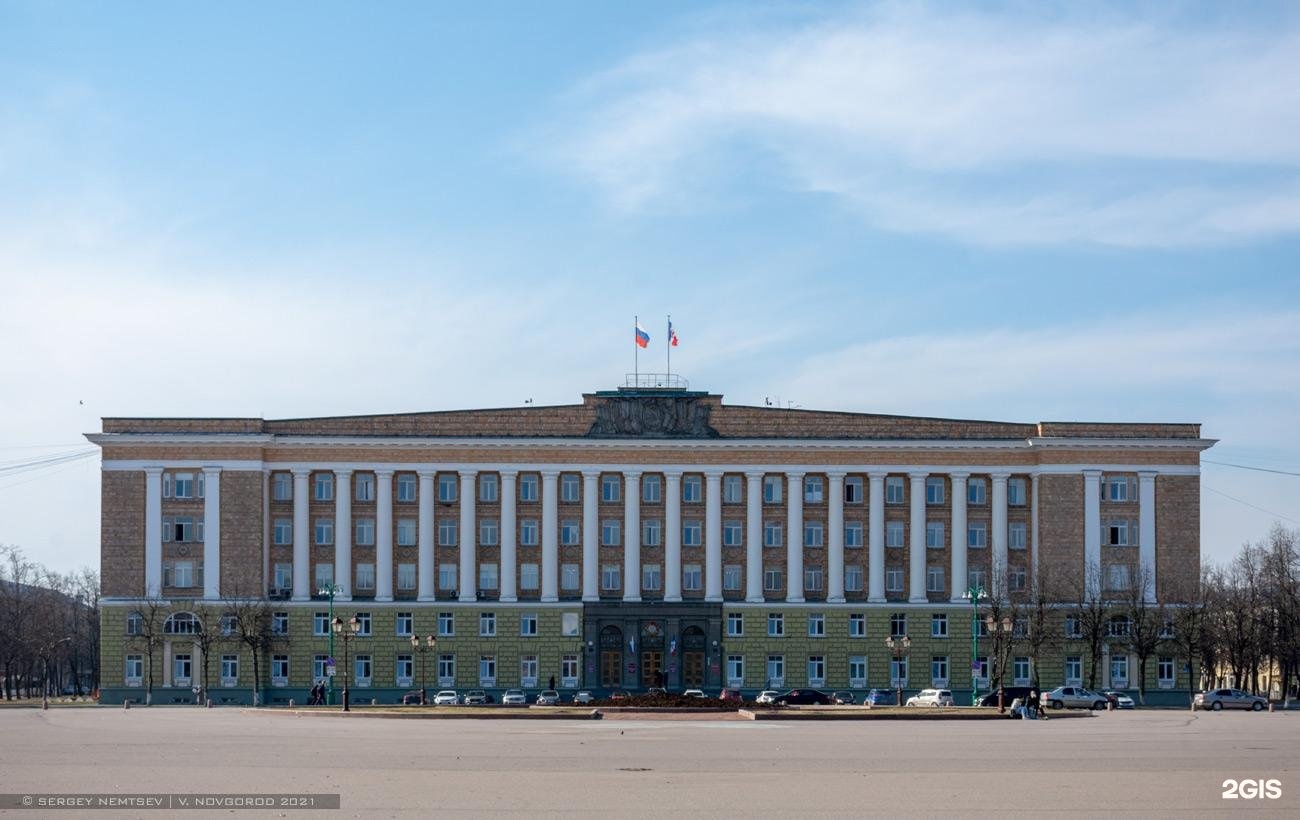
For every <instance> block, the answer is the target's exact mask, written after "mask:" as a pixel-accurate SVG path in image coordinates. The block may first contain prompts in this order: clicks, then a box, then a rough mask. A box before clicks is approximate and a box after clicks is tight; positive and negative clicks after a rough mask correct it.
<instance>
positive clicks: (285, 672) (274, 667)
mask: <svg viewBox="0 0 1300 820" xmlns="http://www.w3.org/2000/svg"><path fill="white" fill-rule="evenodd" d="M180 657H182V656H179V655H178V656H177V659H178V660H179V659H180ZM183 657H185V658H189V655H185V656H183ZM186 677H188V675H187V676H186ZM271 685H272V686H288V685H289V656H288V655H272V656H271Z"/></svg>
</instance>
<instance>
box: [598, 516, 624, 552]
mask: <svg viewBox="0 0 1300 820" xmlns="http://www.w3.org/2000/svg"><path fill="white" fill-rule="evenodd" d="M622 526H623V525H622V522H620V521H602V522H601V523H600V543H601V544H602V545H604V546H606V547H617V546H618V545H619V544H620V543H621V542H622Z"/></svg>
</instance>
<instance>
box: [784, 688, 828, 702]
mask: <svg viewBox="0 0 1300 820" xmlns="http://www.w3.org/2000/svg"><path fill="white" fill-rule="evenodd" d="M772 702H773V703H775V704H777V705H778V706H814V705H815V706H829V705H830V703H831V696H830V695H828V694H826V693H825V692H819V691H817V690H816V689H791V690H790V691H789V692H786V693H785V694H784V695H777V696H776V697H775V698H774V699H773V700H772Z"/></svg>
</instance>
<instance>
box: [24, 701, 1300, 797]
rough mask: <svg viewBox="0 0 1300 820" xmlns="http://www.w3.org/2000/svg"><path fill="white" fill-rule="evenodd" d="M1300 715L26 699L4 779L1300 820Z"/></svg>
mask: <svg viewBox="0 0 1300 820" xmlns="http://www.w3.org/2000/svg"><path fill="white" fill-rule="evenodd" d="M1298 720H1300V715H1297V714H1235V713H1222V714H1196V715H1193V714H1190V713H1187V712H1171V711H1158V712H1142V711H1136V712H1132V713H1114V714H1101V715H1097V716H1095V717H1092V718H1085V719H1072V720H1048V721H1038V722H1032V721H1010V720H1007V721H976V722H955V721H952V722H949V721H933V722H932V721H925V722H914V721H906V722H904V721H868V722H853V723H840V722H836V723H824V722H819V723H798V724H795V723H782V722H761V723H753V722H748V721H720V720H702V721H671V722H670V721H663V722H657V721H648V720H604V721H579V722H569V721H521V720H404V719H368V718H361V717H351V718H332V717H308V716H304V717H299V716H294V715H292V714H288V713H283V712H279V713H260V714H253V713H246V712H242V711H238V710H234V709H215V710H204V709H185V708H154V709H141V708H137V709H131V710H120V709H65V710H57V709H56V710H50V711H48V712H41V711H37V710H14V709H10V710H2V711H0V735H2V736H3V737H4V738H5V739H6V742H5V743H4V744H3V745H0V773H2V774H3V778H2V780H3V789H0V791H4V792H7V793H14V792H23V791H34V792H74V791H81V792H120V793H126V792H178V791H188V792H275V793H283V792H328V793H335V792H337V793H340V794H341V795H342V809H341V810H340V811H330V812H321V813H319V814H321V815H322V816H328V817H365V818H372V817H428V816H474V815H478V816H483V815H495V816H509V815H516V814H519V815H523V814H526V815H528V816H530V817H569V816H573V815H581V816H590V817H605V816H611V815H616V816H635V817H660V818H662V817H721V816H729V817H837V816H838V817H861V816H867V815H871V816H900V815H931V816H934V815H943V816H948V817H957V816H962V817H968V816H1008V815H1014V816H1022V817H1030V816H1034V817H1038V816H1042V815H1044V814H1052V815H1073V814H1079V815H1093V816H1097V815H1127V816H1137V815H1140V816H1148V817H1149V816H1165V817H1187V816H1192V815H1196V816H1233V815H1238V814H1241V813H1243V812H1246V811H1250V812H1252V813H1254V814H1253V815H1252V816H1256V815H1258V813H1260V812H1264V813H1265V814H1267V815H1272V816H1278V817H1295V816H1297V815H1300V771H1298V770H1300V723H1297V721H1298ZM15 740H16V742H15ZM1228 778H1233V779H1265V780H1267V779H1277V780H1279V781H1281V787H1282V796H1281V797H1280V798H1278V799H1261V798H1256V799H1237V800H1225V799H1224V798H1223V797H1222V791H1223V781H1224V780H1225V779H1228ZM49 814H52V813H47V814H46V815H38V814H36V813H32V814H31V815H30V816H49ZM236 814H237V815H239V816H254V815H256V814H257V813H256V812H237V813H236ZM16 816H24V815H16ZM61 816H64V817H67V816H69V815H68V814H66V813H65V814H63V815H61ZM93 816H95V817H109V816H112V815H110V814H108V813H103V812H96V813H95V814H94V815H93ZM122 816H127V815H122ZM144 816H161V815H160V814H157V813H155V814H153V815H149V814H148V813H144ZM185 816H187V817H198V816H200V815H199V813H187V814H186V815H185ZM214 816H215V815H214ZM222 816H226V817H229V816H231V813H230V812H223V813H222ZM266 816H276V815H275V814H274V813H272V814H267V815H266ZM279 816H287V817H295V816H300V817H306V816H309V814H308V813H306V812H302V813H299V812H288V813H285V814H280V815H279Z"/></svg>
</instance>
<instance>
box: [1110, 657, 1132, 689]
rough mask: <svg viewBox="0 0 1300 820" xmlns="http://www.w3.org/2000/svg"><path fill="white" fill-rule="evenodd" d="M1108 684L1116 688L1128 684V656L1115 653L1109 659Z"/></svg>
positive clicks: (1124, 686) (1122, 687)
mask: <svg viewBox="0 0 1300 820" xmlns="http://www.w3.org/2000/svg"><path fill="white" fill-rule="evenodd" d="M1110 685H1111V686H1114V687H1115V688H1117V689H1124V688H1126V687H1127V686H1128V656H1127V655H1116V656H1114V657H1112V658H1111V659H1110Z"/></svg>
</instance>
